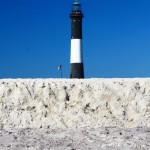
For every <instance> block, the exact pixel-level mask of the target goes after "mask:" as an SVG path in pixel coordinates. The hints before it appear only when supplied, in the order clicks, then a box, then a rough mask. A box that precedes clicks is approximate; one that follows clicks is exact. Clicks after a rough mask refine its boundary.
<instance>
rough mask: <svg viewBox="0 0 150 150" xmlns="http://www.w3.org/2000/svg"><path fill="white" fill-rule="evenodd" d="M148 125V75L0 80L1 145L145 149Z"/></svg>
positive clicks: (16, 147)
mask: <svg viewBox="0 0 150 150" xmlns="http://www.w3.org/2000/svg"><path fill="white" fill-rule="evenodd" d="M149 127H150V79H148V78H147V79H146V78H143V79H138V78H137V79H136V78H135V79H86V80H69V79H14V80H13V79H3V80H0V129H1V131H0V133H1V135H0V150H2V149H5V150H6V149H7V150H9V149H14V150H24V149H31V150H32V149H33V150H44V149H45V150H46V149H50V148H51V149H54V150H55V149H56V150H57V149H72V150H73V149H76V150H78V149H115V150H119V149H121V150H122V149H141V150H142V149H143V150H144V149H145V150H146V149H150V148H149V147H150V145H149V143H150V138H149ZM129 128H130V129H129ZM11 130H12V132H11ZM107 130H108V132H107ZM9 131H10V132H9ZM15 136H16V137H15ZM51 141H52V142H51ZM117 143H118V144H117Z"/></svg>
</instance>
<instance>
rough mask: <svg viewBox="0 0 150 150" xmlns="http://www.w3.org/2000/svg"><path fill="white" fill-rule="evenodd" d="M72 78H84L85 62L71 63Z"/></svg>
mask: <svg viewBox="0 0 150 150" xmlns="http://www.w3.org/2000/svg"><path fill="white" fill-rule="evenodd" d="M70 68H71V69H70V78H78V79H83V78H84V66H83V63H71V65H70Z"/></svg>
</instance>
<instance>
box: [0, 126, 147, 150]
mask: <svg viewBox="0 0 150 150" xmlns="http://www.w3.org/2000/svg"><path fill="white" fill-rule="evenodd" d="M149 149H150V128H134V129H124V128H117V127H108V128H104V127H103V128H90V129H87V128H86V129H85V128H83V129H76V130H50V129H19V130H17V129H13V130H1V131H0V150H149Z"/></svg>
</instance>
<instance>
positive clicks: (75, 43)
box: [70, 0, 84, 79]
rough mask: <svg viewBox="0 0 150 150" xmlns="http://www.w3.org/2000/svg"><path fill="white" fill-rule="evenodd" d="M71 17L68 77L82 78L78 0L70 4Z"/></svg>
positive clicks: (80, 17)
mask: <svg viewBox="0 0 150 150" xmlns="http://www.w3.org/2000/svg"><path fill="white" fill-rule="evenodd" d="M70 18H71V52H70V78H78V79H81V78H84V65H83V49H82V18H83V13H82V8H81V4H80V3H79V1H78V0H76V1H75V2H74V3H73V4H72V10H71V14H70Z"/></svg>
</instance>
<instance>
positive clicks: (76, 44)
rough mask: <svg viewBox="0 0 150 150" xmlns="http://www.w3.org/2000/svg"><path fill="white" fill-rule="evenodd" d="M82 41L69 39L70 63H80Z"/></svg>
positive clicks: (81, 60)
mask: <svg viewBox="0 0 150 150" xmlns="http://www.w3.org/2000/svg"><path fill="white" fill-rule="evenodd" d="M82 62H83V59H82V40H81V39H71V59H70V63H82Z"/></svg>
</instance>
